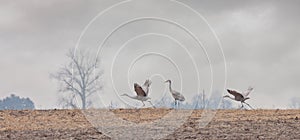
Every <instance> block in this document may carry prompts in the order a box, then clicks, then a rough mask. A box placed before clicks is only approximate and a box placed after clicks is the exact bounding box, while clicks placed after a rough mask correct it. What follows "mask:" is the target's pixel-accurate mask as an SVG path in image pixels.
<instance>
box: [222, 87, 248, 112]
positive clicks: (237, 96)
mask: <svg viewBox="0 0 300 140" xmlns="http://www.w3.org/2000/svg"><path fill="white" fill-rule="evenodd" d="M251 91H253V87H249V88H248V89H247V90H246V91H244V92H239V91H236V90H231V89H227V92H228V93H230V94H231V95H233V96H234V98H232V97H230V96H229V95H225V96H223V97H224V98H229V99H232V100H235V101H239V102H241V104H242V106H241V108H243V107H244V105H243V104H246V105H248V106H249V107H250V108H251V109H253V108H252V107H251V106H250V105H249V104H248V103H246V102H245V101H246V100H248V99H250V98H249V97H248V95H249V94H250V92H251Z"/></svg>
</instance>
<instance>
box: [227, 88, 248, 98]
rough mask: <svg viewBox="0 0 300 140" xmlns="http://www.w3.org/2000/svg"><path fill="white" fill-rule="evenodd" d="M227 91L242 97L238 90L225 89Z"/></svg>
mask: <svg viewBox="0 0 300 140" xmlns="http://www.w3.org/2000/svg"><path fill="white" fill-rule="evenodd" d="M227 91H228V93H230V94H231V95H233V96H235V97H239V96H240V97H244V96H243V95H242V94H241V93H240V92H238V91H235V90H230V89H227Z"/></svg>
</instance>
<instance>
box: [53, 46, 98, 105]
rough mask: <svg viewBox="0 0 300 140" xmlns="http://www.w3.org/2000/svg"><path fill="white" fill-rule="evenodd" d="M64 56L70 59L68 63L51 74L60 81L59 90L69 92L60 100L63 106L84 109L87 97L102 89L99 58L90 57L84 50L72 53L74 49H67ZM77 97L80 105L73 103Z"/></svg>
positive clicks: (87, 103)
mask: <svg viewBox="0 0 300 140" xmlns="http://www.w3.org/2000/svg"><path fill="white" fill-rule="evenodd" d="M66 56H67V57H68V58H69V59H70V61H69V62H68V64H67V65H65V66H64V67H62V68H60V69H59V70H58V71H57V72H56V73H55V74H51V77H52V78H54V79H56V80H57V81H58V82H59V83H60V87H59V92H62V93H68V94H70V95H69V96H64V97H63V98H62V99H61V100H60V102H61V104H62V105H63V107H71V108H82V109H86V108H87V107H88V105H89V101H88V100H87V99H88V97H89V96H91V95H92V94H94V93H96V92H97V91H99V90H101V89H102V85H101V84H100V83H99V80H100V78H101V76H102V75H103V71H102V70H100V69H99V59H98V58H95V59H91V57H90V56H91V55H90V54H89V53H87V52H84V51H79V52H78V53H74V50H69V52H68V53H67V55H66ZM77 98H79V99H80V100H79V101H80V102H81V106H78V105H77V104H76V103H75V101H76V99H77Z"/></svg>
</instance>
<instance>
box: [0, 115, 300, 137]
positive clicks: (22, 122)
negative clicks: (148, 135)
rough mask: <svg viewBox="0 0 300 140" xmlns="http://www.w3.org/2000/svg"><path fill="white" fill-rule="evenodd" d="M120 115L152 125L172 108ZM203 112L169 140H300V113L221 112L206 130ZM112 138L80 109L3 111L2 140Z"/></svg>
mask: <svg viewBox="0 0 300 140" xmlns="http://www.w3.org/2000/svg"><path fill="white" fill-rule="evenodd" d="M111 111H112V112H113V113H115V115H116V116H118V117H119V118H122V119H124V120H128V121H132V122H135V123H143V122H151V121H154V120H156V119H159V118H161V117H162V116H164V115H166V114H167V113H168V112H169V111H171V110H170V109H140V110H136V109H116V110H111ZM201 113H202V111H201V110H196V111H194V112H193V113H192V116H191V117H190V118H189V119H188V121H187V122H185V123H184V125H182V126H181V127H180V128H178V129H177V130H176V131H175V132H174V133H173V134H171V135H169V136H168V137H166V139H300V120H299V118H300V110H218V111H217V114H216V116H215V117H214V119H213V120H212V121H211V122H210V123H209V124H208V125H207V126H206V127H205V128H199V127H198V125H197V124H198V120H199V118H200V116H201ZM72 138H78V139H109V137H107V136H105V135H104V134H102V133H101V132H98V131H97V130H96V129H95V128H94V127H93V126H92V125H91V124H90V123H89V122H88V121H87V120H86V119H85V116H84V115H83V114H82V112H81V111H80V110H34V111H10V110H7V111H0V139H72Z"/></svg>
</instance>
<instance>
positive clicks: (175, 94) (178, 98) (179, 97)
mask: <svg viewBox="0 0 300 140" xmlns="http://www.w3.org/2000/svg"><path fill="white" fill-rule="evenodd" d="M165 83H169V89H170V92H171V94H172V96H173V98H174V99H175V107H176V105H177V107H178V106H179V102H178V101H181V102H182V101H184V100H185V98H184V96H183V95H182V94H180V93H179V92H178V91H175V90H173V89H172V87H171V84H172V81H171V80H167V81H165Z"/></svg>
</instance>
